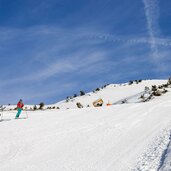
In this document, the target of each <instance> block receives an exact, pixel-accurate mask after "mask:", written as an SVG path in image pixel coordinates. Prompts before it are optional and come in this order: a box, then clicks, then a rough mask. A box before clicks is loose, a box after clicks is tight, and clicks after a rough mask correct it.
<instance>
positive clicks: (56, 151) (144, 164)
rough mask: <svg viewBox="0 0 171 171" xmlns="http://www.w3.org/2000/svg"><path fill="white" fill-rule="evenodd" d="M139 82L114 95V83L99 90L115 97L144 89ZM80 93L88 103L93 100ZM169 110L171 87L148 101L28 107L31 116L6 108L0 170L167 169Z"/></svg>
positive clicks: (0, 138) (170, 129) (170, 128)
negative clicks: (80, 106)
mask: <svg viewBox="0 0 171 171" xmlns="http://www.w3.org/2000/svg"><path fill="white" fill-rule="evenodd" d="M147 82H148V84H154V82H157V83H159V84H161V83H163V81H161V82H160V81H154V82H153V81H147ZM165 82H166V81H165ZM165 82H164V83H165ZM142 84H144V83H142ZM135 86H136V88H135V87H134V86H132V87H134V88H132V89H131V86H130V88H128V87H126V86H123V88H121V87H118V89H119V88H121V89H122V90H121V91H122V92H120V91H119V90H117V91H116V92H114V94H117V93H118V95H116V96H115V97H111V94H110V93H111V90H110V89H111V88H110V86H109V87H108V88H107V89H105V90H103V91H106V93H105V92H99V93H101V95H103V98H104V97H107V98H109V97H110V98H111V100H114V101H115V100H116V101H117V100H119V99H120V98H121V99H122V98H124V95H126V96H130V95H133V94H136V93H139V91H142V89H144V87H143V86H144V85H141V84H139V86H138V85H135ZM141 86H142V88H141ZM124 88H125V89H127V90H125V89H124ZM168 90H169V91H171V89H168ZM112 91H113V89H112ZM123 91H125V94H123V96H122V93H123ZM128 91H129V92H128ZM98 96H99V94H98ZM89 97H91V96H89ZM80 98H84V103H85V104H86V103H87V104H88V103H89V102H90V101H91V100H94V99H93V98H94V96H93V98H92V99H90V98H89V99H88V100H87V101H86V96H85V97H80ZM107 98H106V99H107ZM79 100H80V99H79ZM81 100H82V99H81ZM60 103H61V102H60ZM67 105H68V104H67ZM71 107H72V104H71ZM170 111H171V92H168V93H167V94H165V95H163V96H161V97H157V98H155V99H153V100H152V101H150V102H146V103H130V104H124V105H113V106H108V107H106V106H104V107H100V108H83V109H74V108H73V109H70V110H51V111H50V110H48V111H36V112H31V111H30V112H28V115H29V118H28V119H24V118H25V117H26V113H25V112H23V113H22V115H21V117H22V118H23V119H18V120H14V119H13V118H14V116H15V113H13V111H6V112H4V118H3V121H1V122H0V135H1V136H0V143H1V145H0V170H2V171H39V170H40V171H169V169H171V167H170V166H169V162H170V160H169V159H171V158H170V157H171V156H170V136H171V113H170ZM169 167H170V168H169ZM168 168H169V169H168Z"/></svg>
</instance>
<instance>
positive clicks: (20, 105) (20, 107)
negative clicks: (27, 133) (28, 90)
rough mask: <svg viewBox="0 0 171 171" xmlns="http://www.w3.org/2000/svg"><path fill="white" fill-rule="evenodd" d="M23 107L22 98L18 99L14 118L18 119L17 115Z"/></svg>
mask: <svg viewBox="0 0 171 171" xmlns="http://www.w3.org/2000/svg"><path fill="white" fill-rule="evenodd" d="M23 107H24V104H23V100H22V99H20V101H19V102H18V104H17V110H18V113H17V114H16V116H15V119H18V118H19V116H20V114H21V112H22V110H23Z"/></svg>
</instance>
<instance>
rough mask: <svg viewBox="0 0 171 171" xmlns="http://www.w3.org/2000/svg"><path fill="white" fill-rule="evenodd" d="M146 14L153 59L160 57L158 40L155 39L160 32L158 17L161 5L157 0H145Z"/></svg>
mask: <svg viewBox="0 0 171 171" xmlns="http://www.w3.org/2000/svg"><path fill="white" fill-rule="evenodd" d="M143 3H144V9H145V15H146V19H147V30H148V33H149V36H150V42H151V44H150V45H151V51H152V57H153V59H158V58H160V56H159V52H158V47H157V41H156V39H155V37H156V35H157V34H158V33H159V32H160V29H159V26H158V17H159V7H158V2H157V1H156V0H143Z"/></svg>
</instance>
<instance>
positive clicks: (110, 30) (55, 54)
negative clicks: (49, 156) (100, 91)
mask: <svg viewBox="0 0 171 171" xmlns="http://www.w3.org/2000/svg"><path fill="white" fill-rule="evenodd" d="M170 10H171V1H170V0H129V1H128V0H93V1H92V0H36V1H35V0H15V1H13V0H0V59H1V60H0V97H1V98H0V103H1V104H7V103H11V104H15V103H16V102H17V101H18V99H20V98H22V99H23V100H24V102H25V103H27V104H37V103H39V102H41V101H43V102H45V103H46V104H49V103H55V102H57V101H59V100H62V99H65V98H66V97H67V96H72V95H73V94H75V93H77V94H78V93H79V91H80V90H84V91H86V92H89V91H92V90H94V89H95V88H97V87H100V86H102V85H104V84H107V83H121V82H127V81H129V80H133V79H156V78H159V79H166V78H168V77H169V76H170V75H171V68H170V65H171V12H170Z"/></svg>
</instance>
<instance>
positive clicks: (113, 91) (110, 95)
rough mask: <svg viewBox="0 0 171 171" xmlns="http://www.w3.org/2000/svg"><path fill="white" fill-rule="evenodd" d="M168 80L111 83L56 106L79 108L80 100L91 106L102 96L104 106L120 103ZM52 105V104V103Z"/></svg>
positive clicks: (83, 103)
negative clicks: (130, 83) (77, 104)
mask: <svg viewBox="0 0 171 171" xmlns="http://www.w3.org/2000/svg"><path fill="white" fill-rule="evenodd" d="M166 82H167V81H166V80H146V81H142V82H141V83H139V84H136V83H134V84H132V85H129V84H128V83H125V84H110V85H109V86H107V87H106V88H104V89H101V90H100V91H99V92H96V93H92V92H91V93H87V94H86V95H85V96H82V97H76V98H74V99H72V100H70V101H69V102H68V103H66V101H61V102H59V103H57V104H55V106H58V107H60V109H68V108H69V109H74V108H77V106H76V103H77V102H80V103H81V104H82V105H83V106H84V107H87V105H89V106H90V107H92V106H93V104H92V103H93V101H95V100H97V99H99V98H102V99H103V101H104V106H105V105H106V104H107V103H108V102H109V103H111V104H115V103H118V102H120V101H122V100H123V99H127V98H130V97H134V96H135V98H136V96H137V95H139V97H140V95H141V93H142V92H144V89H145V87H146V86H147V87H150V88H151V86H152V85H161V84H166ZM135 101H137V99H136V100H135V99H134V98H132V99H131V100H130V102H135ZM51 106H52V105H51Z"/></svg>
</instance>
